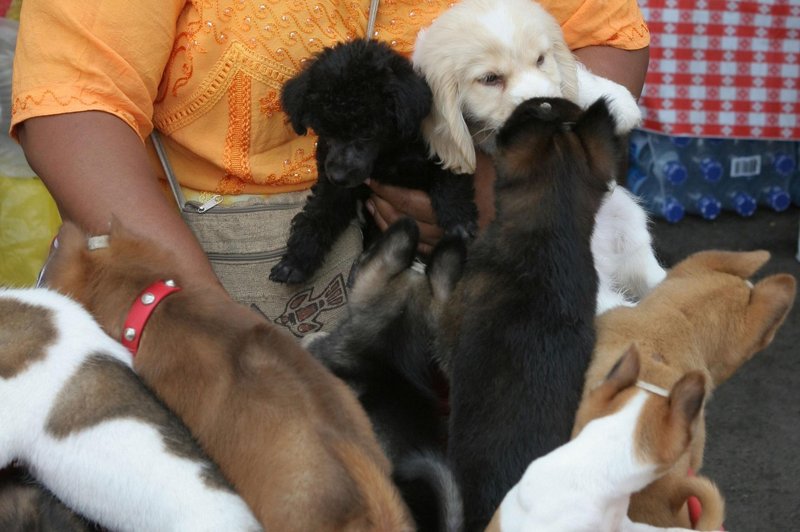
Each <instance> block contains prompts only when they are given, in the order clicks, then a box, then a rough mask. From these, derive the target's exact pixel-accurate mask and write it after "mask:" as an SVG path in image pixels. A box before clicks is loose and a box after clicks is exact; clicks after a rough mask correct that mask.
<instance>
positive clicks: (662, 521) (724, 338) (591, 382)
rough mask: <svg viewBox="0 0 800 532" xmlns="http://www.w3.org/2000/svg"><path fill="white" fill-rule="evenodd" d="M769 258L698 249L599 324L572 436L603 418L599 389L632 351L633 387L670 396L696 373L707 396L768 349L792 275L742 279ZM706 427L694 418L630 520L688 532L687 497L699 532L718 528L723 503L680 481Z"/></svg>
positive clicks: (693, 482) (791, 291)
mask: <svg viewBox="0 0 800 532" xmlns="http://www.w3.org/2000/svg"><path fill="white" fill-rule="evenodd" d="M768 260H769V253H768V252H766V251H752V252H731V251H703V252H699V253H695V254H694V255H691V256H690V257H688V258H687V259H685V260H684V261H682V262H680V263H679V264H677V265H676V266H675V267H673V268H672V269H671V270H670V271H669V273H668V275H667V278H666V279H665V280H664V281H663V282H662V283H661V284H659V285H658V286H657V287H656V288H655V289H654V290H653V291H652V292H651V293H649V294H648V295H647V296H646V297H645V298H644V299H642V301H641V302H640V303H639V305H638V306H637V307H634V308H628V307H618V308H615V309H612V310H609V311H608V312H606V313H604V314H601V315H600V316H598V317H597V321H596V323H597V344H596V347H595V351H594V355H593V360H592V363H591V365H590V366H589V370H588V371H587V374H586V386H585V389H584V396H583V402H582V404H581V408H580V410H579V412H578V415H577V417H576V422H575V428H574V431H573V434H577V433H578V432H580V430H581V428H582V427H583V426H584V425H586V424H587V423H588V422H589V421H590V420H592V419H594V418H596V417H599V416H600V415H605V414H607V412H603V411H602V408H603V405H599V404H597V405H593V404H592V396H591V391H592V390H593V389H594V388H596V387H597V386H599V385H600V384H601V383H602V382H603V381H604V379H605V377H606V375H608V373H609V371H610V370H611V369H612V367H613V366H614V364H615V363H616V362H617V360H618V359H619V354H620V353H623V352H625V350H626V349H627V348H628V347H629V346H630V345H631V344H633V343H635V344H636V345H637V347H638V349H639V351H640V353H641V374H640V377H639V378H640V379H641V380H644V381H647V382H649V383H651V384H653V385H655V386H657V387H660V388H665V389H670V388H671V387H672V386H673V385H674V384H675V382H677V381H678V380H679V379H680V378H681V377H682V376H683V375H685V374H686V373H688V372H690V371H694V370H700V371H702V372H703V373H705V374H706V375H707V377H708V378H707V382H708V385H709V387H710V389H709V392H710V391H711V390H712V389H713V388H715V387H716V386H719V385H720V384H721V383H722V382H724V381H725V380H727V379H728V378H729V377H730V376H731V375H732V374H733V373H734V372H735V371H736V370H737V369H738V368H739V367H740V366H741V365H742V364H744V363H745V362H746V361H747V360H749V359H750V358H752V357H753V356H754V355H755V354H756V353H758V352H759V351H761V350H762V349H764V348H765V347H767V346H768V345H769V344H770V342H772V339H773V338H774V336H775V333H776V332H777V330H778V328H779V327H780V326H781V324H782V323H783V321H784V319H785V318H786V315H787V314H788V312H789V310H790V309H791V308H792V305H793V303H794V298H795V290H796V289H795V285H796V282H795V279H794V277H792V276H791V275H789V274H776V275H770V276H768V277H766V278H764V279H762V280H760V281H758V282H757V283H755V284H753V283H751V282H750V281H748V278H749V277H752V276H753V275H754V274H755V273H756V272H757V271H758V270H759V269H760V268H761V267H762V266H763V265H764V264H765V263H766V262H767V261H768ZM704 444H705V424H704V418H703V417H702V415H701V418H700V426H699V427H698V430H697V433H696V435H695V438H694V441H693V442H692V444H691V445H690V447H689V451H688V452H687V453H686V454H685V455H684V456H683V457H682V458H681V459H680V460H679V461H678V463H677V464H676V465H675V467H673V468H672V469H671V471H670V472H669V473H668V474H667V475H665V476H664V477H662V478H660V479H659V480H657V481H655V482H653V483H652V484H650V486H648V487H647V488H645V489H644V490H642V491H641V492H639V493H638V494H635V495H634V496H633V497H632V498H631V504H630V510H629V515H630V517H631V519H632V520H634V521H637V522H642V523H649V524H652V525H657V526H681V527H687V528H688V527H690V526H691V523H690V520H689V513H688V511H687V508H686V499H687V497H688V496H690V495H694V496H696V497H698V498H699V499H700V500H701V502H702V503H703V515H702V517H701V520H700V522H698V523H697V524H696V526H697V528H698V529H700V530H718V529H719V527H720V526H721V524H722V517H723V511H722V505H723V502H722V498H721V496H720V495H719V492H718V491H717V490H716V488H715V487H714V486H713V484H711V483H710V481H708V480H707V479H704V478H703V477H697V478H692V477H688V476H687V471H688V470H689V469H690V468H691V469H692V470H694V471H697V470H698V469H699V468H700V466H701V465H702V461H703V448H704Z"/></svg>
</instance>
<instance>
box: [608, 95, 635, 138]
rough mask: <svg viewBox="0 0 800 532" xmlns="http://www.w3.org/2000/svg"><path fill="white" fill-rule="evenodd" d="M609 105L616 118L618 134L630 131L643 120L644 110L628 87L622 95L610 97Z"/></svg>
mask: <svg viewBox="0 0 800 532" xmlns="http://www.w3.org/2000/svg"><path fill="white" fill-rule="evenodd" d="M608 107H609V110H610V111H611V114H612V116H613V117H614V119H615V120H616V126H617V127H616V132H617V134H618V135H623V134H625V133H629V132H630V131H631V130H632V129H633V128H635V127H636V126H638V125H639V124H640V123H641V122H642V111H641V109H639V105H638V104H637V103H636V100H634V99H633V96H631V95H630V93H629V92H627V89H626V93H625V94H623V95H620V97H618V98H616V97H612V98H609V102H608Z"/></svg>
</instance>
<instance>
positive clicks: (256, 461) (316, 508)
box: [46, 223, 411, 531]
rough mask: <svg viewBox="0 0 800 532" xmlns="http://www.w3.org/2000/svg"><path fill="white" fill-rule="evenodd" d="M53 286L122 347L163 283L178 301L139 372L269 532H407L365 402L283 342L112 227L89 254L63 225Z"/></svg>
mask: <svg viewBox="0 0 800 532" xmlns="http://www.w3.org/2000/svg"><path fill="white" fill-rule="evenodd" d="M58 245H59V247H58V251H57V252H56V253H55V255H54V256H53V258H52V259H51V262H50V264H49V265H48V270H47V274H46V282H47V283H48V285H49V286H51V287H53V288H56V289H57V290H59V291H61V292H63V293H66V294H68V295H71V296H73V297H74V298H76V299H77V300H79V301H80V302H82V303H83V304H84V305H85V306H86V307H87V308H88V309H89V310H90V311H91V312H92V313H93V314H94V315H95V317H96V319H97V321H98V322H99V323H100V324H101V326H103V328H104V329H105V330H106V331H107V332H108V333H109V334H110V335H111V336H112V337H115V338H120V337H121V334H122V330H123V322H124V320H125V317H126V315H127V313H128V309H129V308H130V307H131V305H132V303H133V302H134V300H136V299H137V298H138V297H139V294H141V293H142V292H143V290H144V289H145V288H146V287H148V286H149V285H151V284H152V283H153V282H154V281H156V280H159V279H174V280H175V281H176V282H177V283H178V285H179V286H182V290H181V291H178V292H175V293H173V294H171V295H169V296H168V297H166V298H165V299H163V301H161V302H160V304H158V306H157V307H156V308H155V310H154V312H153V313H152V315H151V317H150V320H149V321H148V322H147V324H146V327H145V328H144V330H143V333H142V334H141V342H140V344H139V347H138V352H137V354H136V357H135V359H134V369H135V370H136V371H137V373H139V375H140V376H141V377H142V378H143V380H144V381H145V382H146V383H147V384H148V385H149V386H150V387H151V388H152V389H153V390H155V392H156V393H157V394H158V395H159V396H160V397H161V398H162V400H163V401H164V402H165V403H166V404H167V406H169V407H170V408H171V409H172V410H173V411H174V412H175V413H177V414H178V415H179V416H180V417H181V418H182V419H183V420H184V422H185V423H186V425H187V426H188V427H189V428H190V430H191V431H192V432H193V433H194V434H195V436H196V437H197V439H198V440H199V441H200V443H201V445H202V446H203V447H204V448H205V450H206V451H207V452H208V454H209V455H210V456H211V458H212V459H213V460H214V461H215V462H216V463H217V464H219V466H220V468H221V469H222V470H223V472H224V473H225V474H226V476H227V477H228V478H229V479H230V480H231V481H232V483H233V485H234V486H235V488H236V490H237V491H238V492H239V493H240V494H241V495H242V498H243V499H244V500H245V501H246V502H247V503H248V504H249V505H250V507H251V508H252V510H253V512H254V514H255V515H256V517H257V518H258V520H259V521H260V522H261V523H262V524H263V526H264V528H266V529H267V530H280V531H294V530H296V531H309V530H314V531H334V530H336V531H340V530H358V531H362V530H406V529H410V528H411V522H410V518H409V517H408V512H407V509H406V508H405V506H404V505H403V503H402V501H401V499H400V497H399V494H398V492H397V490H396V489H395V487H394V486H393V485H392V483H391V481H390V479H389V475H390V464H389V462H388V460H387V458H386V457H385V455H384V454H383V452H382V451H381V449H380V447H379V445H378V442H377V440H376V438H375V436H374V434H373V432H372V429H371V427H370V424H369V421H368V419H367V417H366V415H365V414H364V411H363V410H362V408H361V407H360V405H359V404H358V401H357V400H356V398H355V397H354V396H353V394H352V393H351V392H350V390H349V389H348V388H347V387H346V386H345V384H344V383H343V382H341V381H340V380H338V379H337V378H335V377H334V376H333V375H331V374H330V373H329V372H328V371H327V370H326V369H325V368H324V367H323V366H322V364H321V363H319V362H318V361H317V360H315V359H314V358H313V357H312V356H311V355H309V354H308V352H307V351H305V350H304V349H303V348H301V347H300V346H299V345H298V343H297V342H296V341H295V339H294V338H292V337H291V336H290V335H289V334H288V333H286V332H284V331H283V330H281V329H280V328H279V327H277V326H274V325H272V324H271V323H269V322H267V321H265V320H264V319H263V318H261V317H259V316H258V315H257V314H256V313H255V312H253V311H251V310H250V309H248V308H247V307H244V306H242V305H239V304H237V303H234V302H232V301H231V300H230V298H229V297H227V296H226V295H225V294H224V293H223V292H222V288H221V287H218V286H206V285H192V284H191V280H189V279H185V280H184V279H181V278H180V276H179V275H176V273H177V272H176V270H175V261H174V260H173V258H172V257H171V255H169V254H168V253H167V252H165V251H162V250H158V249H156V248H155V247H154V246H153V244H151V243H150V242H148V241H147V240H144V239H140V238H137V237H135V236H134V235H133V234H131V233H130V232H128V231H126V230H125V229H124V228H121V227H119V225H118V224H117V223H112V228H111V234H110V235H109V237H108V244H107V246H106V247H102V248H101V249H95V250H93V251H90V250H89V249H88V248H87V237H86V235H84V234H83V233H82V232H81V231H80V230H79V229H78V228H77V227H76V226H74V225H71V224H65V225H64V227H63V228H62V230H61V232H60V233H59V235H58Z"/></svg>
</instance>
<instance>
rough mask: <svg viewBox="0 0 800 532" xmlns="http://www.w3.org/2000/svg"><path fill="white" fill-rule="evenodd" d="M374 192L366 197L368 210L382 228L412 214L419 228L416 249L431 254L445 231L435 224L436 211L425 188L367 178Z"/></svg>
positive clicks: (424, 253)
mask: <svg viewBox="0 0 800 532" xmlns="http://www.w3.org/2000/svg"><path fill="white" fill-rule="evenodd" d="M367 185H368V186H369V188H370V189H372V195H371V196H370V197H369V199H368V200H367V210H368V211H369V212H370V214H371V215H372V217H373V218H374V219H375V223H376V224H377V225H378V228H379V229H380V230H381V231H385V230H386V228H387V227H389V226H390V225H392V224H393V223H394V222H396V221H397V220H398V219H399V218H402V217H403V216H410V217H411V218H413V219H414V220H415V221H416V222H417V226H418V227H419V246H418V247H417V251H419V253H420V254H422V255H429V254H430V253H431V251H432V250H433V246H435V245H436V243H437V242H438V241H439V239H441V238H442V235H443V234H444V232H443V231H442V228H441V227H439V226H438V225H437V224H436V214H435V213H434V212H433V207H432V206H431V198H430V196H428V194H427V193H425V192H423V191H422V190H417V189H410V188H403V187H397V186H393V185H386V184H384V183H379V182H377V181H374V180H368V181H367Z"/></svg>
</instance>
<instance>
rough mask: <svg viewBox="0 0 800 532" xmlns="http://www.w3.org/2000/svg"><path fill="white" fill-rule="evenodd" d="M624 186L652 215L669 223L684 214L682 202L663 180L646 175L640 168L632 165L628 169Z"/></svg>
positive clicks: (681, 217)
mask: <svg viewBox="0 0 800 532" xmlns="http://www.w3.org/2000/svg"><path fill="white" fill-rule="evenodd" d="M626 186H627V188H628V190H630V191H631V192H633V193H634V194H636V195H637V196H638V197H639V198H640V199H641V201H642V204H643V205H644V207H645V209H646V210H647V211H648V212H649V213H650V214H652V215H654V216H658V217H660V218H663V219H664V220H666V221H667V222H669V223H678V222H679V221H681V220H682V219H683V217H684V215H685V214H686V210H685V208H684V206H683V204H682V203H681V202H680V200H679V199H678V198H676V197H675V196H674V195H673V194H671V193H670V191H668V190H667V187H666V186H665V184H664V182H663V181H661V180H660V179H658V178H656V177H655V176H653V175H648V174H647V173H645V172H644V171H643V170H642V169H641V168H639V167H638V166H636V165H632V166H631V167H630V169H629V170H628V175H627V180H626Z"/></svg>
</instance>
